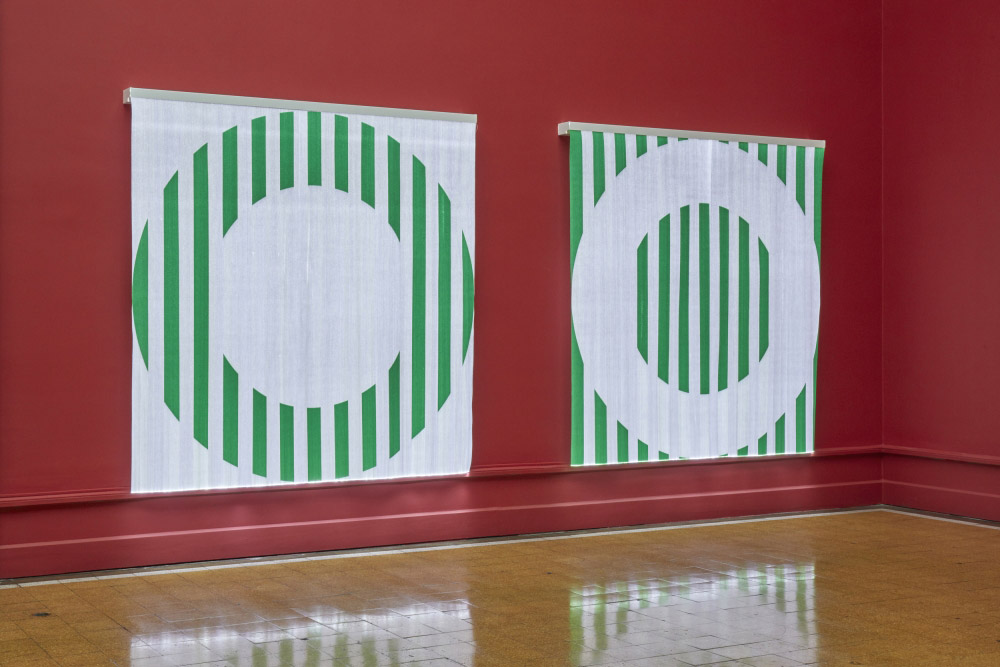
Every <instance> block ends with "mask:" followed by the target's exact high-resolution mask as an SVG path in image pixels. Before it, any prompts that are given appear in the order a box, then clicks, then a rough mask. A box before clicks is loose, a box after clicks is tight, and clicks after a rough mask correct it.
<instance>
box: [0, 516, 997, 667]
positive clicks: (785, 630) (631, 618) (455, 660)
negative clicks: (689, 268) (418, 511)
mask: <svg viewBox="0 0 1000 667" xmlns="http://www.w3.org/2000/svg"><path fill="white" fill-rule="evenodd" d="M331 556H332V557H331ZM99 574H100V575H102V576H103V575H105V574H112V573H99ZM5 583H6V584H7V585H6V586H0V664H3V665H18V666H25V667H28V666H30V665H63V666H65V667H69V666H72V665H137V666H138V665H145V666H147V667H152V666H161V665H165V666H171V667H173V666H178V665H195V664H197V665H211V666H213V667H215V666H219V667H221V666H223V665H229V666H241V667H276V666H278V665H304V666H310V667H312V666H319V665H357V666H359V667H369V666H381V665H419V666H420V667H437V666H439V665H448V666H450V667H454V666H455V665H468V666H473V667H490V666H493V665H513V666H521V665H526V666H531V665H554V666H559V665H630V666H635V667H638V666H640V665H643V666H645V665H657V666H659V665H662V666H669V665H709V664H711V665H758V666H761V667H763V666H765V665H768V666H780V665H790V666H794V665H800V664H821V665H963V666H965V665H968V666H976V665H988V666H990V667H998V666H1000V530H997V529H996V528H995V527H989V526H983V525H974V524H963V523H956V522H947V521H942V520H937V519H934V518H928V517H924V516H919V515H915V514H907V513H901V512H892V511H884V510H873V511H863V512H853V513H833V514H824V515H814V516H807V517H801V518H781V519H778V520H764V521H751V522H732V523H720V524H709V525H694V526H683V527H668V528H665V529H664V528H657V529H644V530H639V531H611V532H603V533H596V534H589V535H585V536H580V535H572V536H557V537H554V538H553V537H548V538H543V539H523V540H514V541H501V542H494V543H485V544H484V543H477V542H473V543H463V544H459V545H453V546H445V547H432V548H424V549H413V550H399V551H383V552H380V553H376V554H373V555H357V554H330V555H325V556H320V557H315V556H313V557H311V558H308V559H307V558H299V559H283V560H278V561H271V562H266V563H264V564H260V563H251V564H242V563H236V564H228V565H225V566H223V567H221V568H220V567H218V566H212V564H206V565H199V566H189V567H184V568H181V569H172V570H143V571H140V572H128V573H118V574H117V575H115V576H113V577H110V578H101V576H99V577H97V578H94V577H93V576H91V577H84V578H76V579H59V580H57V581H55V582H52V581H46V582H36V581H30V582H27V581H23V582H19V583H14V585H11V583H12V582H5Z"/></svg>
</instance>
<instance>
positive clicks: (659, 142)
mask: <svg viewBox="0 0 1000 667" xmlns="http://www.w3.org/2000/svg"><path fill="white" fill-rule="evenodd" d="M666 145H667V138H666V137H657V138H656V146H657V148H659V147H660V146H666Z"/></svg>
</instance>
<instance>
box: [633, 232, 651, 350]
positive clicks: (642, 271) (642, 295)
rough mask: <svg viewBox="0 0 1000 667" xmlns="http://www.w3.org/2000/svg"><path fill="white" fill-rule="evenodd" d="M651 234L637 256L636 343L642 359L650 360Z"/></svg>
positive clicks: (645, 238)
mask: <svg viewBox="0 0 1000 667" xmlns="http://www.w3.org/2000/svg"><path fill="white" fill-rule="evenodd" d="M648 248H649V234H646V235H645V236H643V237H642V242H641V243H640V244H639V248H638V249H637V250H636V256H635V267H636V268H635V284H636V289H635V313H636V315H635V344H636V347H637V348H638V349H639V354H641V355H642V360H643V361H646V362H648V361H649V264H648V262H649V259H648V258H649V250H648Z"/></svg>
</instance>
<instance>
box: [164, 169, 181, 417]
mask: <svg viewBox="0 0 1000 667" xmlns="http://www.w3.org/2000/svg"><path fill="white" fill-rule="evenodd" d="M179 244H180V241H179V240H178V233H177V172H176V171H175V172H174V175H173V176H171V177H170V180H169V181H167V185H166V187H164V188H163V402H164V403H165V404H166V406H167V407H168V408H169V409H170V412H172V413H173V415H174V417H177V418H178V419H180V417H181V396H180V373H181V369H180V366H181V357H180V338H181V330H180V321H181V306H180V266H179V263H178V262H179V254H180V247H179Z"/></svg>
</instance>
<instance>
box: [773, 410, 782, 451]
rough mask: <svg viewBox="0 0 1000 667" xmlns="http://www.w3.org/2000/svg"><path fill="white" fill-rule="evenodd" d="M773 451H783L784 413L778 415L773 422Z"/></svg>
mask: <svg viewBox="0 0 1000 667" xmlns="http://www.w3.org/2000/svg"><path fill="white" fill-rule="evenodd" d="M774 453H775V454H784V453H785V415H781V416H780V417H778V421H776V422H775V423H774Z"/></svg>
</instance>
